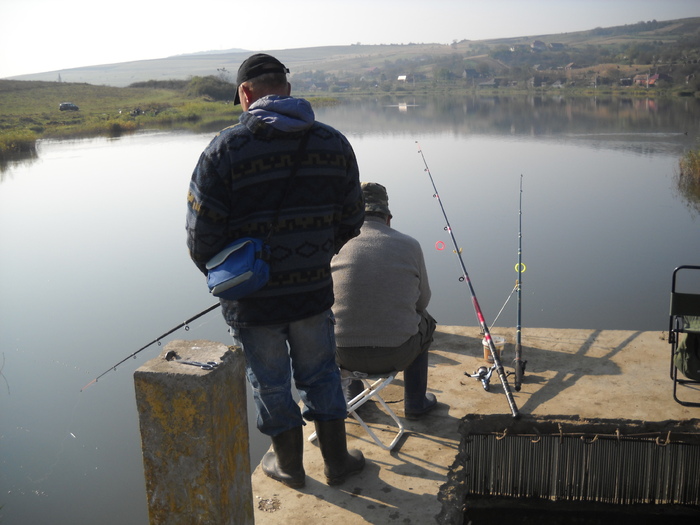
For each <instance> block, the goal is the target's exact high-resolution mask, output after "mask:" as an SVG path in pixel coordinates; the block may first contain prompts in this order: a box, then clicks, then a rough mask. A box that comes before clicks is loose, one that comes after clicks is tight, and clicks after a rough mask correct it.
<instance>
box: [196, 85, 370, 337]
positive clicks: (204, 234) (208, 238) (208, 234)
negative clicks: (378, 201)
mask: <svg viewBox="0 0 700 525" xmlns="http://www.w3.org/2000/svg"><path fill="white" fill-rule="evenodd" d="M304 133H309V140H308V144H307V147H306V148H305V150H304V151H303V153H302V154H301V157H300V159H301V161H300V165H299V169H298V171H297V173H296V175H295V178H294V180H293V182H292V184H291V185H290V186H289V190H288V192H287V193H286V195H285V194H284V192H285V190H286V188H287V184H286V183H287V180H288V177H289V175H290V172H291V169H292V166H293V163H294V158H295V156H296V154H297V150H298V146H299V143H300V141H301V138H302V136H303V135H304ZM187 201H188V207H187V221H186V230H187V246H188V249H189V252H190V256H191V258H192V260H193V261H194V263H195V264H196V265H197V267H198V268H199V269H200V270H201V271H202V272H203V273H205V274H206V269H205V265H206V262H207V261H208V260H209V259H210V258H211V257H212V256H214V255H215V254H216V253H218V252H219V251H221V250H222V249H223V248H224V247H225V246H226V245H227V244H228V243H230V242H232V241H233V240H235V239H237V238H240V237H257V238H261V239H264V238H265V237H266V236H267V234H268V232H269V231H270V226H271V223H272V221H273V219H274V216H275V213H276V211H277V208H278V206H279V205H280V203H282V206H281V208H280V212H279V220H278V222H277V224H276V225H275V229H274V232H273V235H272V237H271V239H270V247H271V251H272V260H271V262H270V280H269V282H268V283H267V284H266V285H265V286H264V287H263V288H262V289H261V290H259V291H258V292H255V293H254V294H252V295H250V296H248V297H246V298H244V299H240V300H238V301H228V300H222V301H221V304H222V310H223V314H224V318H225V319H226V322H227V323H228V324H229V325H231V326H257V325H267V324H277V323H287V322H292V321H295V320H299V319H304V318H307V317H310V316H312V315H316V314H318V313H321V312H323V311H324V310H327V309H328V308H330V307H331V306H332V304H333V301H334V298H333V284H332V280H331V273H330V261H331V258H332V257H333V255H334V254H336V253H337V252H338V251H339V250H340V248H341V247H342V246H343V245H344V244H345V243H346V242H347V241H348V240H349V239H351V238H352V237H354V236H356V235H358V233H359V230H360V226H361V225H362V222H363V218H364V205H363V200H362V192H361V189H360V183H359V171H358V166H357V161H356V159H355V154H354V152H353V150H352V147H351V146H350V143H349V142H348V141H347V139H346V138H345V137H344V136H343V135H342V134H341V133H340V132H339V131H337V130H335V129H334V128H332V127H330V126H327V125H325V124H322V123H320V122H316V121H315V116H314V113H313V110H312V109H311V106H310V104H309V103H308V102H307V101H305V100H303V99H297V98H293V97H278V96H268V97H265V98H263V99H261V100H259V101H257V102H255V103H254V104H253V105H251V107H250V108H249V111H247V112H244V113H243V114H242V115H241V118H240V123H239V124H238V125H236V126H232V127H230V128H227V129H225V130H223V131H222V132H220V133H219V135H217V137H215V138H214V139H213V140H212V142H211V143H210V144H209V146H208V147H207V148H206V149H205V150H204V152H203V153H202V155H201V156H200V159H199V161H198V163H197V166H196V167H195V169H194V172H193V174H192V179H191V181H190V187H189V193H188V198H187Z"/></svg>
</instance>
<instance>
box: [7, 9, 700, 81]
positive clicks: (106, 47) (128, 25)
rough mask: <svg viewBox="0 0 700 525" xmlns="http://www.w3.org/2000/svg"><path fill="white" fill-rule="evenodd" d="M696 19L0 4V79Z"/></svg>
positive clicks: (626, 12) (577, 12) (612, 12)
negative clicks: (180, 59)
mask: <svg viewBox="0 0 700 525" xmlns="http://www.w3.org/2000/svg"><path fill="white" fill-rule="evenodd" d="M698 16H700V1H698V0H420V1H419V0H296V1H292V0H255V1H251V0H226V1H221V0H207V1H206V2H202V3H201V4H196V3H189V2H187V3H184V2H183V3H179V4H178V3H177V2H173V1H172V0H170V1H168V2H166V1H163V0H118V1H114V2H100V3H95V2H94V0H90V1H87V0H0V78H5V77H10V76H14V75H22V74H30V73H43V72H49V71H60V70H62V69H70V68H74V67H83V66H92V65H102V64H112V63H118V62H128V61H133V60H147V59H153V58H163V57H168V56H173V55H179V54H184V53H193V52H199V51H209V50H223V49H233V48H238V49H247V50H251V51H272V50H276V49H294V48H303V47H316V46H327V45H350V44H357V43H361V44H409V43H439V44H449V43H451V42H453V41H460V40H465V39H467V40H482V39H490V38H507V37H516V36H533V35H545V34H559V33H567V32H572V31H584V30H587V29H594V28H596V27H609V26H615V25H625V24H635V23H637V22H640V21H645V22H646V21H649V20H659V21H661V20H673V19H676V18H689V17H698Z"/></svg>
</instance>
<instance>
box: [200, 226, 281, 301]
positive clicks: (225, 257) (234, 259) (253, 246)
mask: <svg viewBox="0 0 700 525" xmlns="http://www.w3.org/2000/svg"><path fill="white" fill-rule="evenodd" d="M207 272H208V273H207V286H208V287H209V291H210V292H211V294H212V295H214V296H216V297H221V298H223V299H228V300H230V301H235V300H237V299H241V298H243V297H245V296H247V295H250V294H252V293H253V292H257V291H258V290H260V288H262V287H263V286H265V284H266V283H267V281H268V280H269V279H270V247H269V246H268V245H267V243H265V242H264V241H262V240H260V239H254V238H252V237H244V238H242V239H238V240H236V241H234V242H232V243H231V244H229V245H228V246H226V248H224V249H223V250H221V251H220V252H219V253H217V254H216V255H215V256H214V257H212V258H211V260H210V261H209V262H208V263H207Z"/></svg>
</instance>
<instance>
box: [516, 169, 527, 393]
mask: <svg viewBox="0 0 700 525" xmlns="http://www.w3.org/2000/svg"><path fill="white" fill-rule="evenodd" d="M518 223H519V224H518V264H516V265H515V269H516V271H517V272H518V281H517V283H516V286H517V292H518V294H517V300H518V303H517V304H518V308H517V312H518V315H517V320H516V323H517V324H516V328H515V358H514V359H513V368H514V369H515V381H514V382H513V383H514V384H513V386H514V387H515V390H516V391H517V392H520V386H521V385H522V384H523V375H524V374H525V365H526V364H527V361H523V355H522V354H523V347H522V344H521V343H522V341H521V337H522V319H521V314H522V290H523V277H522V275H523V272H524V271H525V265H524V264H523V175H522V173H521V174H520V207H519V209H518Z"/></svg>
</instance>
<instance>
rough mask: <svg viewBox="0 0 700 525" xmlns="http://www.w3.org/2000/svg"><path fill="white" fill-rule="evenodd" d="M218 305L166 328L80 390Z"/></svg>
mask: <svg viewBox="0 0 700 525" xmlns="http://www.w3.org/2000/svg"><path fill="white" fill-rule="evenodd" d="M219 306H221V303H216V304H213V305H211V306H210V307H209V308H207V309H206V310H202V311H201V312H199V313H198V314H197V315H194V316H192V317H190V318H189V319H188V320H187V321H185V322H184V323H180V324H179V325H177V326H175V327H174V328H171V329H170V330H168V331H167V332H165V333H164V334H163V335H161V336H159V337H157V338H155V339H154V340H153V341H151V342H150V343H148V344H145V345H143V346H142V347H141V348H139V349H138V350H136V352H134V353H132V354H130V355H128V356H126V357H125V358H124V359H122V360H121V361H119V362H118V363H117V364H115V365H112V366H111V367H110V368H108V369H107V370H105V371H104V372H102V373H101V374H100V375H98V376H97V377H96V378H95V379H93V380H92V381H90V382H89V383H88V384H87V385H85V386H84V387H83V388H81V389H80V391H81V392H82V391H83V390H85V389H86V388H87V387H89V386H91V385H94V384H95V383H97V381H98V380H99V379H101V378H102V377H103V376H105V375H106V374H108V373H109V372H111V371H112V370H116V369H117V367H118V366H119V365H121V364H123V363H125V362H126V361H128V360H129V359H135V358H136V356H137V355H138V354H139V353H140V352H143V351H144V350H145V349H146V348H148V347H149V346H151V345H154V344H156V343H158V345H159V346H160V340H161V339H164V338H165V337H167V336H169V335H170V334H172V333H173V332H175V331H177V330H179V329H180V328H184V329H185V330H189V329H190V327H189V324H190V323H191V322H192V321H194V320H196V319H199V318H200V317H202V316H203V315H206V314H208V313H209V312H211V311H212V310H214V309H215V308H218V307H219Z"/></svg>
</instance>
